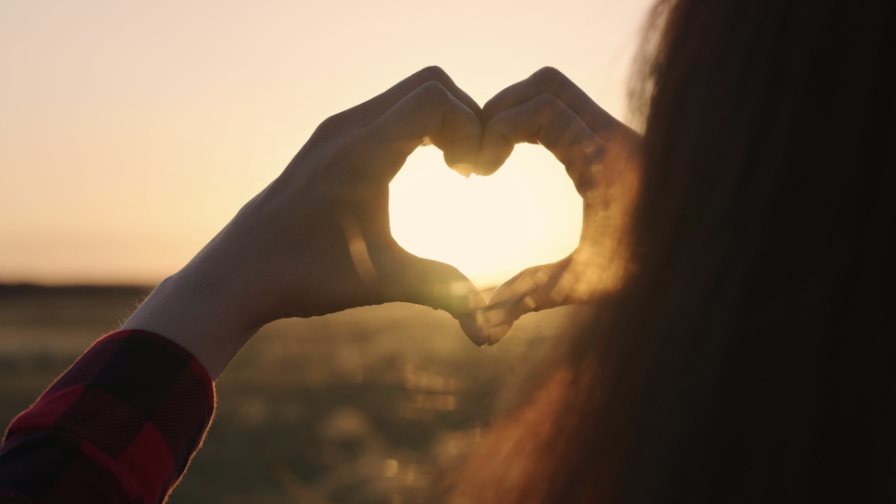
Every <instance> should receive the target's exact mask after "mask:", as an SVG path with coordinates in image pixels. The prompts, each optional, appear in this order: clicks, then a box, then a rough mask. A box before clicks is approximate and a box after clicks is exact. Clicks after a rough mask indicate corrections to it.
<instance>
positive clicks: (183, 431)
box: [0, 330, 215, 504]
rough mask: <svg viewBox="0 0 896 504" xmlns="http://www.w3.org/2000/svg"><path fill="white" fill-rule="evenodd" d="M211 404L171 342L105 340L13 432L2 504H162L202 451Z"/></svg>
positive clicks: (1, 468) (0, 461) (0, 467)
mask: <svg viewBox="0 0 896 504" xmlns="http://www.w3.org/2000/svg"><path fill="white" fill-rule="evenodd" d="M214 398H215V396H214V386H213V384H212V380H211V378H210V377H209V375H208V373H207V372H206V370H205V368H204V367H203V366H202V364H200V363H199V362H198V361H197V360H196V358H195V357H193V355H192V354H190V353H189V352H188V351H186V350H185V349H183V348H182V347H180V346H179V345H177V344H176V343H174V342H172V341H171V340H168V339H166V338H164V337H162V336H159V335H156V334H153V333H150V332H146V331H139V330H126V331H117V332H114V333H111V334H109V335H107V336H104V337H103V338H101V339H99V340H98V341H97V342H96V343H94V344H93V345H92V346H91V347H90V348H89V349H88V350H87V351H86V352H85V353H84V355H82V356H81V357H80V358H79V359H78V360H77V361H75V363H74V364H73V365H72V366H71V368H69V369H68V370H67V371H66V372H65V373H63V374H62V376H60V377H59V378H58V379H57V380H56V382H55V383H53V384H52V385H51V386H50V388H49V389H47V391H46V392H44V393H43V394H42V395H41V396H40V398H38V400H37V402H35V403H34V404H33V405H32V406H31V407H29V408H28V409H27V410H25V411H24V412H22V413H21V414H20V415H19V416H18V417H16V418H15V420H13V422H12V423H11V424H10V426H9V429H8V430H7V433H6V438H5V440H4V443H3V446H2V448H0V501H2V502H22V503H26V502H27V503H32V502H34V503H37V502H40V503H57V502H60V503H61V502H65V503H72V504H75V503H105V502H115V503H119V502H120V503H134V504H136V503H140V504H144V503H145V504H148V503H153V502H162V501H164V500H165V498H166V497H167V495H168V493H169V491H170V490H171V488H172V487H173V486H174V484H175V483H177V481H178V479H179V478H180V476H181V475H182V474H183V472H184V469H186V467H187V464H188V463H189V461H190V458H191V457H192V455H193V453H194V452H195V451H196V449H197V448H198V447H199V445H200V444H201V442H202V439H203V437H204V436H205V432H206V430H207V428H208V425H209V422H210V421H211V418H212V413H213V411H214Z"/></svg>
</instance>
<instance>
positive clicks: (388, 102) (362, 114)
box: [327, 66, 482, 129]
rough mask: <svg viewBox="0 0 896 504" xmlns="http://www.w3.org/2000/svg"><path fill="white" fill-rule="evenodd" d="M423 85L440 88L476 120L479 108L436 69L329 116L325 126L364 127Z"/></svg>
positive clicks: (426, 71)
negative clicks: (432, 83)
mask: <svg viewBox="0 0 896 504" xmlns="http://www.w3.org/2000/svg"><path fill="white" fill-rule="evenodd" d="M427 82H436V83H439V84H441V85H442V87H444V88H445V90H446V91H448V93H450V94H451V95H452V96H453V97H454V98H455V99H457V101H459V102H461V103H462V104H464V106H466V107H467V108H468V109H470V110H471V111H473V113H474V114H475V115H476V116H477V117H478V116H479V115H480V114H481V111H482V109H481V108H480V107H479V104H478V103H476V101H475V100H473V98H471V97H470V95H468V94H467V93H465V92H464V91H463V90H462V89H460V88H459V87H458V86H457V84H455V83H454V81H453V80H452V79H451V77H450V76H449V75H448V73H446V72H445V71H444V70H442V69H441V68H440V67H437V66H428V67H426V68H423V69H421V70H418V71H417V72H415V73H414V74H413V75H411V76H409V77H407V78H405V79H404V80H402V81H401V82H399V83H397V84H395V85H394V86H392V87H390V88H389V89H387V90H386V91H384V92H383V93H381V94H379V95H377V96H375V97H373V98H371V99H369V100H367V101H365V102H363V103H361V104H359V105H355V106H354V107H352V108H350V109H348V110H345V111H343V112H340V113H338V114H336V115H334V116H332V117H331V118H329V119H328V120H327V121H328V122H329V124H328V125H332V126H333V127H334V128H338V129H344V128H346V127H363V126H367V125H369V124H371V123H373V122H374V121H376V120H377V119H378V118H379V117H380V116H381V115H383V114H384V113H386V112H387V111H388V110H389V109H391V108H392V107H394V106H395V104H396V103H398V102H399V101H401V100H402V99H404V97H406V96H407V95H409V94H411V93H413V92H414V91H415V90H416V89H418V88H419V87H420V86H422V85H424V84H426V83H427Z"/></svg>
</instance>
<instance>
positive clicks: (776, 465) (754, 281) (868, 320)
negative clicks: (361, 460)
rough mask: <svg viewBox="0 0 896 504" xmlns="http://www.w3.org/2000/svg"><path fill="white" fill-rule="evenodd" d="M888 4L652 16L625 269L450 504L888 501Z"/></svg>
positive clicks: (676, 7)
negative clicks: (629, 268)
mask: <svg viewBox="0 0 896 504" xmlns="http://www.w3.org/2000/svg"><path fill="white" fill-rule="evenodd" d="M894 12H896V4H894V3H893V2H885V1H878V2H873V1H870V2H858V3H839V2H838V3H834V2H818V1H812V0H801V1H800V0H744V1H713V2H702V1H697V0H677V1H675V0H669V1H663V2H661V3H660V4H659V5H658V6H657V7H656V8H655V10H654V21H655V24H654V26H653V28H651V29H650V30H649V31H648V33H647V35H646V37H645V41H646V42H645V53H644V54H645V56H644V58H643V63H644V66H643V68H644V73H643V74H641V75H639V76H638V78H639V79H640V82H638V83H637V84H638V87H639V88H640V89H641V90H642V91H643V93H642V95H641V96H642V97H643V99H644V100H645V101H644V102H643V103H645V104H646V115H645V121H646V122H645V139H644V145H643V148H644V152H643V170H644V175H643V186H642V188H641V195H640V200H639V202H638V205H637V211H636V213H635V216H634V217H633V219H632V222H631V226H632V228H631V236H632V238H631V239H632V244H633V249H632V261H633V266H634V271H635V272H634V273H633V274H632V276H631V278H630V279H629V281H628V282H627V284H626V285H625V286H624V287H623V288H622V290H621V291H620V292H618V293H617V294H615V295H613V296H612V297H610V298H608V299H606V300H605V302H604V303H603V304H602V305H601V306H600V307H599V308H598V309H597V313H596V314H595V316H594V320H593V321H592V322H591V324H590V325H589V326H588V327H587V329H586V330H583V331H582V332H580V333H579V334H577V335H575V337H573V338H571V339H570V341H569V342H568V345H567V346H568V348H566V349H565V350H564V352H565V353H564V354H563V357H562V358H560V359H558V361H559V363H558V366H557V368H556V369H557V370H556V371H555V372H553V373H549V374H548V375H547V376H546V378H545V379H544V380H543V383H542V385H541V386H540V387H538V388H536V390H535V392H534V393H533V395H532V397H531V398H530V400H529V401H528V402H526V403H525V405H523V406H521V407H519V408H518V409H517V410H515V411H513V412H511V413H510V414H509V415H508V416H507V418H505V419H504V420H503V421H502V422H500V423H499V424H498V426H497V428H496V429H495V433H494V434H493V436H492V438H491V439H490V440H488V441H487V442H486V445H485V448H484V450H483V452H482V453H481V454H480V455H479V456H478V457H477V458H476V459H474V461H473V464H472V466H471V467H472V469H471V470H470V477H469V478H468V481H467V483H466V484H462V485H461V490H460V494H461V495H460V496H458V497H457V500H458V501H459V502H461V501H464V499H466V500H469V501H471V502H473V501H474V502H514V503H519V502H551V503H555V502H556V503H559V502H562V503H567V502H612V503H622V502H624V503H630V502H645V503H659V502H894V501H896V484H894V481H896V434H894V429H896V352H894V351H893V349H892V348H893V347H896V345H894V343H893V342H891V340H893V339H894V338H896V327H894V326H896V323H894V319H893V313H892V312H893V309H892V308H891V306H892V303H893V302H892V301H890V298H889V294H890V291H891V290H892V289H893V288H894V286H896V275H894V271H893V270H894V267H893V262H894V260H893V258H892V248H891V245H890V244H891V243H893V242H896V197H894V194H893V193H894V191H896V183H894V182H896V175H894V172H896V127H894V120H896V99H894V97H893V95H894V93H896V79H894V70H893V68H894V62H896V30H894V29H893V26H894V25H896V14H894Z"/></svg>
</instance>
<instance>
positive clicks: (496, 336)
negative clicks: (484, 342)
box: [485, 324, 511, 346]
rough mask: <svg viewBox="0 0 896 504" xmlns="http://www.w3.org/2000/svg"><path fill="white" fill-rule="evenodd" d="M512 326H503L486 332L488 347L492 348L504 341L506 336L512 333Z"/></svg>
mask: <svg viewBox="0 0 896 504" xmlns="http://www.w3.org/2000/svg"><path fill="white" fill-rule="evenodd" d="M510 327H511V324H501V325H499V326H493V327H489V328H488V329H486V330H485V337H486V338H488V345H489V346H492V345H495V344H496V343H498V342H499V341H501V340H502V339H504V336H506V335H507V333H508V332H509V331H510Z"/></svg>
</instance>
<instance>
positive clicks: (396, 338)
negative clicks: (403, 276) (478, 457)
mask: <svg viewBox="0 0 896 504" xmlns="http://www.w3.org/2000/svg"><path fill="white" fill-rule="evenodd" d="M147 292H148V290H147V289H142V288H128V287H122V288H112V287H102V288H96V287H71V288H39V287H29V286H2V285H0V423H2V424H3V425H4V426H5V425H6V424H8V423H9V421H10V420H11V419H12V417H13V416H14V415H15V414H16V413H17V412H19V411H20V410H22V409H23V408H25V407H26V406H27V405H28V404H30V403H31V402H32V401H33V400H34V399H35V398H36V396H37V395H38V394H39V393H40V392H41V391H42V390H43V389H44V388H45V387H46V386H47V385H48V384H49V382H50V381H51V380H52V379H53V377H55V376H56V375H57V374H58V373H59V372H61V371H62V370H64V369H65V368H66V367H67V366H68V365H69V364H70V363H71V361H72V360H73V359H74V358H75V357H77V356H78V355H79V354H80V353H81V352H82V351H83V350H84V348H86V346H87V345H88V344H89V343H90V342H91V341H93V340H94V339H96V338H97V337H98V336H100V335H102V334H103V333H105V332H108V331H110V330H112V329H114V328H115V327H116V326H117V324H118V323H119V322H120V321H122V320H123V319H124V318H126V316H127V315H128V314H129V313H130V311H131V310H132V309H133V308H134V307H135V306H136V304H137V302H138V301H139V300H140V299H141V298H142V297H143V296H144V295H145V294H146V293H147ZM578 315H579V312H577V311H576V310H573V309H559V310H551V311H547V312H542V313H538V314H533V315H529V316H527V317H525V318H524V319H523V320H522V321H520V322H519V323H518V324H517V326H515V327H514V329H513V331H511V333H510V334H509V335H508V337H507V338H506V339H505V340H504V341H502V342H501V343H500V344H499V345H497V346H496V347H492V348H486V349H479V348H476V347H474V346H473V345H472V344H471V343H469V342H468V341H467V340H466V338H464V336H463V335H462V333H461V332H460V330H459V328H458V327H457V326H456V323H455V321H454V320H453V319H452V318H451V317H450V316H448V315H447V314H444V313H441V312H436V311H434V310H431V309H428V308H422V307H418V306H413V305H405V304H391V305H386V306H380V307H371V308H363V309H356V310H351V311H348V312H343V313H339V314H335V315H330V316H327V317H319V318H314V319H306V320H288V321H281V322H278V323H276V324H272V325H270V326H268V327H265V328H264V329H263V330H262V331H261V332H260V333H259V335H258V336H257V337H256V338H255V339H254V340H253V341H252V342H251V343H250V345H249V346H248V347H247V348H245V349H244V350H243V352H242V353H241V354H240V355H239V357H238V358H237V359H236V360H235V361H234V362H233V363H232V364H231V366H230V367H229V368H228V369H227V371H225V373H224V375H223V376H222V377H221V379H220V380H219V381H218V409H217V414H216V419H215V422H214V423H213V425H212V428H211V431H210V433H209V436H208V438H207V440H206V442H205V445H204V447H203V449H202V450H201V451H200V452H199V454H198V455H197V456H196V458H195V459H194V460H193V463H192V465H191V466H190V469H189V471H188V473H187V476H186V478H185V479H184V481H183V482H182V483H181V484H180V486H179V487H178V488H177V490H176V491H175V492H174V495H173V497H172V499H171V502H172V503H174V504H178V503H181V504H183V503H192V502H203V503H205V502H212V503H218V502H220V503H237V502H239V503H287V502H303V503H312V504H314V503H390V504H408V503H418V502H419V503H424V502H438V501H439V495H440V492H441V489H442V488H443V484H442V483H443V478H444V476H445V474H448V473H449V472H450V471H451V470H452V468H454V467H456V466H457V465H458V464H462V463H463V460H464V455H465V454H466V453H468V452H469V451H470V450H471V449H473V448H474V446H475V444H476V441H477V439H479V438H480V437H481V436H482V435H483V433H484V431H485V429H487V428H488V425H489V423H490V420H491V418H492V417H493V415H494V414H495V412H496V411H498V410H500V408H501V404H502V402H504V401H506V399H507V397H508V396H509V395H511V394H513V393H514V385H515V384H516V383H519V382H520V378H521V377H522V376H524V375H525V373H526V371H527V370H528V369H529V368H531V367H533V366H534V365H537V363H538V362H539V360H540V359H539V358H540V356H541V355H542V354H544V353H545V352H546V351H548V350H549V348H550V346H551V343H552V340H554V339H555V338H557V337H558V335H560V334H561V333H563V332H566V331H567V330H568V327H569V324H571V323H572V320H573V319H575V318H576V317H577V316H578Z"/></svg>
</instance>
